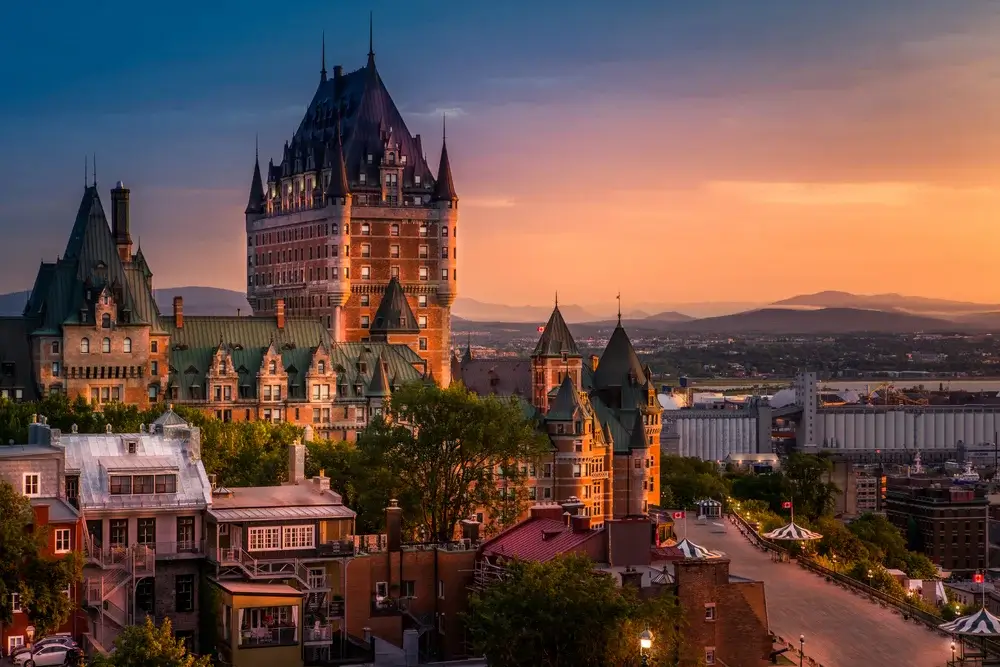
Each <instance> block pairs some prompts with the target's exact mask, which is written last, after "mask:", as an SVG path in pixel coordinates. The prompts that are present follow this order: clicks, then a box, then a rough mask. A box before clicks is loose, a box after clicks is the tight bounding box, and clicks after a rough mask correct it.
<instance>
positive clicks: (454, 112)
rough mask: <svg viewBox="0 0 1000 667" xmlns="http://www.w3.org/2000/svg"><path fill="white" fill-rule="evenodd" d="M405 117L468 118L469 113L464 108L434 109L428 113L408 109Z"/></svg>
mask: <svg viewBox="0 0 1000 667" xmlns="http://www.w3.org/2000/svg"><path fill="white" fill-rule="evenodd" d="M404 115H406V116H407V117H410V116H417V117H420V118H441V117H442V116H447V117H448V118H461V117H462V116H467V115H468V112H466V110H465V109H463V108H462V107H440V106H439V107H434V108H433V109H430V110H428V111H415V110H413V109H406V110H405V111H404Z"/></svg>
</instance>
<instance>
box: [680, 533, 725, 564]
mask: <svg viewBox="0 0 1000 667" xmlns="http://www.w3.org/2000/svg"><path fill="white" fill-rule="evenodd" d="M672 548H674V549H677V550H678V551H680V552H681V554H683V555H684V558H700V559H708V558H723V557H725V554H724V553H722V552H721V551H712V550H711V549H706V548H705V547H703V546H700V545H698V544H695V543H694V542H691V541H689V540H688V539H687V538H686V537H685V538H684V539H683V540H681V541H680V542H678V543H677V544H675V545H674V546H673V547H672Z"/></svg>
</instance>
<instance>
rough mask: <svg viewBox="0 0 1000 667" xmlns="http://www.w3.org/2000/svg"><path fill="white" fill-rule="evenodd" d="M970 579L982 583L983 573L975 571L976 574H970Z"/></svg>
mask: <svg viewBox="0 0 1000 667" xmlns="http://www.w3.org/2000/svg"><path fill="white" fill-rule="evenodd" d="M972 581H974V582H975V583H977V584H981V583H983V575H982V574H981V573H978V572H977V573H976V574H974V575H972Z"/></svg>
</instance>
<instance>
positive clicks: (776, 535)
mask: <svg viewBox="0 0 1000 667" xmlns="http://www.w3.org/2000/svg"><path fill="white" fill-rule="evenodd" d="M761 537H766V538H767V539H769V540H788V541H792V542H802V541H806V540H820V539H823V536H822V535H820V534H819V533H814V532H813V531H811V530H809V529H808V528H803V527H802V526H800V525H798V524H797V523H790V524H788V525H787V526H782V527H781V528H775V529H774V530H772V531H771V532H769V533H764V534H763V535H761Z"/></svg>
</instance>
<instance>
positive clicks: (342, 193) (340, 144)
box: [326, 110, 351, 198]
mask: <svg viewBox="0 0 1000 667" xmlns="http://www.w3.org/2000/svg"><path fill="white" fill-rule="evenodd" d="M341 132H342V130H341V126H340V112H339V110H338V112H337V126H336V128H335V129H334V133H335V136H334V140H333V147H332V149H331V150H329V151H327V161H328V162H329V163H330V167H331V168H332V169H333V171H332V172H331V174H330V185H329V186H327V189H326V196H327V198H330V197H346V196H347V195H349V194H351V189H350V188H349V187H348V186H347V166H346V165H345V164H344V139H343V136H342V134H341Z"/></svg>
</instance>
